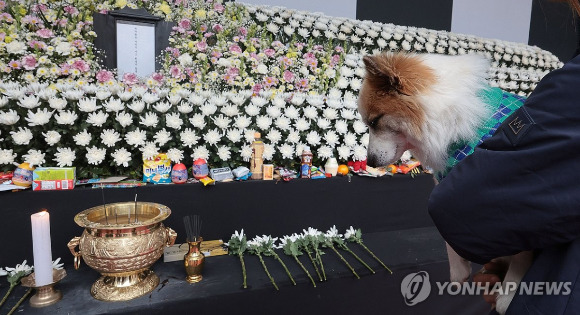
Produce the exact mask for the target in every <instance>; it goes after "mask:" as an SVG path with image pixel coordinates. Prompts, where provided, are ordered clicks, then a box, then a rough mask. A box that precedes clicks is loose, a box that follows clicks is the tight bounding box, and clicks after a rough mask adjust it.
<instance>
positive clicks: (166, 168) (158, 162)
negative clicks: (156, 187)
mask: <svg viewBox="0 0 580 315" xmlns="http://www.w3.org/2000/svg"><path fill="white" fill-rule="evenodd" d="M143 182H146V183H153V184H170V183H171V160H169V158H167V154H165V153H159V154H158V155H157V156H156V157H155V158H154V159H143Z"/></svg>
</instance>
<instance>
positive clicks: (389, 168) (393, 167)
mask: <svg viewBox="0 0 580 315" xmlns="http://www.w3.org/2000/svg"><path fill="white" fill-rule="evenodd" d="M387 172H390V173H391V174H395V173H396V172H397V166H396V165H395V164H390V165H389V166H387Z"/></svg>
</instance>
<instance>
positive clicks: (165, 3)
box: [159, 1, 171, 15]
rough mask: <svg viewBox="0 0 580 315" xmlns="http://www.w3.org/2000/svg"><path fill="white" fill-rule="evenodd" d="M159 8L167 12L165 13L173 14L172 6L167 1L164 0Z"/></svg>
mask: <svg viewBox="0 0 580 315" xmlns="http://www.w3.org/2000/svg"><path fill="white" fill-rule="evenodd" d="M159 10H161V12H163V13H165V15H169V14H171V7H170V6H169V4H167V2H165V1H163V3H162V4H161V5H160V6H159Z"/></svg>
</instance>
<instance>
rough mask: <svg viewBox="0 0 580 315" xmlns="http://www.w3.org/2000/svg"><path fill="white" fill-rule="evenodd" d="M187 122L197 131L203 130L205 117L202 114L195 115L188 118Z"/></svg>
mask: <svg viewBox="0 0 580 315" xmlns="http://www.w3.org/2000/svg"><path fill="white" fill-rule="evenodd" d="M189 122H190V123H191V125H192V126H194V127H195V128H198V129H203V128H204V127H205V125H206V123H205V117H204V116H203V115H202V114H195V115H193V116H192V117H191V118H189Z"/></svg>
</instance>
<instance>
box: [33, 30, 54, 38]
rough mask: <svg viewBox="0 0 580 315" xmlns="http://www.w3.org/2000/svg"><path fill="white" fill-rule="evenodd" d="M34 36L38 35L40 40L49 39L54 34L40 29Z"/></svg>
mask: <svg viewBox="0 0 580 315" xmlns="http://www.w3.org/2000/svg"><path fill="white" fill-rule="evenodd" d="M36 35H38V36H39V37H41V38H51V37H53V36H54V34H52V31H51V30H50V29H48V28H41V29H39V30H38V31H36Z"/></svg>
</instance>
